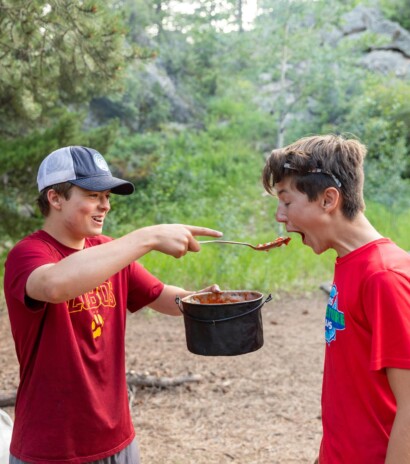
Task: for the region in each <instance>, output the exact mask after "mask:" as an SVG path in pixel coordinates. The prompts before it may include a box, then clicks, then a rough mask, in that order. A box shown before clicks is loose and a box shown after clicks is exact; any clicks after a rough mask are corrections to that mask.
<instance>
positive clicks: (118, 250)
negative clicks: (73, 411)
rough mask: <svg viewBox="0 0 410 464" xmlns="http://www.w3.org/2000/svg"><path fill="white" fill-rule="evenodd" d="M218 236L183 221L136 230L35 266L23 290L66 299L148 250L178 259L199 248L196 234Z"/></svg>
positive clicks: (50, 299)
mask: <svg viewBox="0 0 410 464" xmlns="http://www.w3.org/2000/svg"><path fill="white" fill-rule="evenodd" d="M221 235H222V234H221V233H220V232H218V231H216V230H213V229H208V228H206V227H196V226H188V225H183V224H161V225H156V226H150V227H144V228H142V229H137V230H135V231H133V232H130V233H129V234H127V235H124V236H123V237H121V238H119V239H116V240H113V241H111V242H108V243H104V244H101V245H98V246H94V247H91V248H86V249H84V250H80V251H78V252H77V253H73V254H71V255H70V256H68V257H66V258H64V259H62V260H61V261H59V262H58V263H55V264H46V265H44V266H41V267H39V268H37V269H35V270H34V271H33V272H32V273H31V274H30V276H29V278H28V279H27V284H26V292H27V295H28V296H29V297H30V298H32V299H34V300H37V301H46V302H50V303H60V302H63V301H67V300H69V299H71V298H75V297H76V296H78V295H82V294H83V293H86V292H88V291H90V290H92V289H93V288H95V287H97V286H98V285H100V284H101V283H102V282H104V281H105V280H106V279H108V278H109V277H111V276H112V275H114V274H116V273H117V272H119V271H120V270H121V269H123V268H124V267H126V266H128V264H130V263H131V262H133V261H135V260H137V259H139V258H140V257H141V256H144V255H145V254H147V253H149V252H150V251H153V250H156V251H159V252H161V253H165V254H167V255H171V256H174V257H175V258H180V257H182V256H184V255H185V254H186V253H187V252H188V251H193V252H197V251H199V250H200V245H199V244H198V242H197V241H196V239H195V237H196V236H210V237H219V236H221Z"/></svg>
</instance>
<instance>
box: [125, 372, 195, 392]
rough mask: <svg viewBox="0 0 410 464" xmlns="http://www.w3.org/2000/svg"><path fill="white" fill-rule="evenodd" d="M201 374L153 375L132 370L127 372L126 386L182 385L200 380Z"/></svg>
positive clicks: (165, 386) (166, 386) (163, 386)
mask: <svg viewBox="0 0 410 464" xmlns="http://www.w3.org/2000/svg"><path fill="white" fill-rule="evenodd" d="M201 380H202V376H200V375H198V374H188V375H182V376H179V377H155V376H154V375H145V374H136V373H134V372H132V371H131V372H128V373H127V384H128V386H129V387H130V386H139V387H159V388H168V387H176V386H178V385H182V384H183V383H192V382H200V381H201Z"/></svg>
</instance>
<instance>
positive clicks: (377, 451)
mask: <svg viewBox="0 0 410 464" xmlns="http://www.w3.org/2000/svg"><path fill="white" fill-rule="evenodd" d="M409 297H410V255H409V254H408V253H406V252H405V251H404V250H402V249H400V248H399V247H398V246H396V245H395V244H394V243H393V242H391V241H390V240H389V239H385V238H383V239H379V240H376V241H374V242H372V243H369V244H367V245H365V246H363V247H361V248H359V249H357V250H355V251H353V252H351V253H349V254H348V255H346V256H344V257H343V258H338V259H337V260H336V265H335V276H334V283H333V288H332V290H331V293H330V297H329V302H328V305H327V310H326V327H325V334H326V353H325V367H324V374H323V391H322V422H323V439H322V444H321V449H320V464H346V463H349V464H365V463H369V464H370V463H371V464H382V463H384V461H385V457H386V452H387V446H388V441H389V436H390V431H391V428H392V424H393V421H394V418H395V414H396V402H395V398H394V395H393V393H392V391H391V389H390V386H389V382H388V379H387V375H386V371H385V368H386V367H394V368H401V369H410V298H409Z"/></svg>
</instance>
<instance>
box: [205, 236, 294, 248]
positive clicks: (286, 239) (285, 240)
mask: <svg viewBox="0 0 410 464" xmlns="http://www.w3.org/2000/svg"><path fill="white" fill-rule="evenodd" d="M289 242H290V237H278V238H277V239H275V240H274V241H273V242H267V243H260V244H259V245H252V244H251V243H246V242H233V241H231V240H206V241H200V240H199V241H198V243H200V244H201V245H204V244H206V243H222V244H223V243H228V244H232V245H245V246H248V247H251V248H252V249H253V250H257V251H269V250H270V249H271V248H277V247H280V246H282V245H287V244H288V243H289Z"/></svg>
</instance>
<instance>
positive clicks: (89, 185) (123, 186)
mask: <svg viewBox="0 0 410 464" xmlns="http://www.w3.org/2000/svg"><path fill="white" fill-rule="evenodd" d="M68 182H70V184H74V185H76V186H77V187H81V188H83V189H86V190H92V191H94V192H102V191H104V190H111V192H112V193H115V194H117V195H131V193H133V192H134V190H135V187H134V184H132V183H131V182H128V181H127V180H123V179H118V178H117V177H112V176H96V177H87V178H85V179H75V180H70V181H68Z"/></svg>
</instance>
